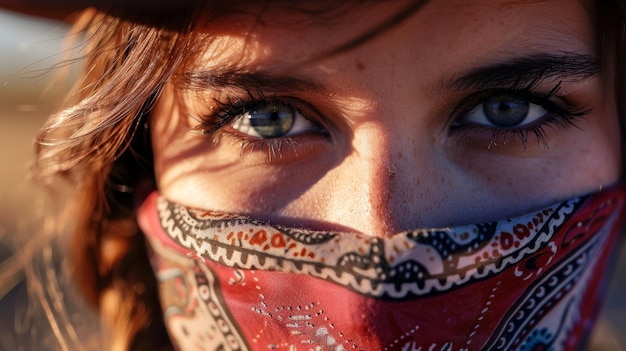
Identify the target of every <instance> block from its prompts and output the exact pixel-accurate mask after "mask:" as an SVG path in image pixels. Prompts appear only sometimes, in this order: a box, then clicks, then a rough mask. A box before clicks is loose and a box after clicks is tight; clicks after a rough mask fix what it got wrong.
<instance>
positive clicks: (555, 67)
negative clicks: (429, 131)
mask: <svg viewBox="0 0 626 351" xmlns="http://www.w3.org/2000/svg"><path fill="white" fill-rule="evenodd" d="M601 70H602V66H601V64H600V60H599V59H598V58H597V57H596V56H593V55H585V54H579V53H571V52H559V53H557V54H545V53H541V54H534V55H530V56H526V57H521V58H515V59H513V60H511V61H508V62H502V63H496V64H493V65H489V66H485V67H479V68H477V69H474V70H471V71H470V72H468V73H466V74H464V75H463V76H462V77H459V78H456V79H452V80H451V81H450V82H448V83H447V84H444V87H445V88H448V89H454V90H485V89H495V88H503V87H509V88H515V87H518V88H521V87H523V86H525V85H528V84H533V83H537V82H540V81H543V80H552V79H554V80H559V81H566V82H579V81H583V80H585V79H588V78H591V77H594V76H596V75H598V74H600V72H601Z"/></svg>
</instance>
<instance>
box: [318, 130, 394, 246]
mask: <svg viewBox="0 0 626 351" xmlns="http://www.w3.org/2000/svg"><path fill="white" fill-rule="evenodd" d="M333 173H334V176H333V177H332V178H333V182H334V183H335V184H334V185H333V188H334V189H335V194H333V195H332V201H331V202H332V204H329V205H330V207H331V208H329V209H328V210H329V214H330V213H332V216H337V217H339V218H336V219H335V220H336V221H337V222H339V223H341V224H342V225H344V226H347V227H350V228H353V229H355V230H357V231H359V232H362V233H364V234H368V235H373V236H389V235H392V234H393V233H395V232H396V230H397V229H396V227H397V226H396V223H397V219H396V218H394V216H393V210H392V206H390V200H391V197H392V194H393V192H394V190H393V189H392V188H393V186H394V182H395V173H396V169H395V165H394V162H393V160H392V157H391V153H390V140H389V137H388V133H384V132H383V131H382V130H381V127H380V126H377V125H375V124H372V125H369V126H361V127H360V128H359V129H358V132H356V133H355V134H354V139H353V143H352V152H351V153H350V154H349V155H348V156H347V157H346V158H345V160H344V161H343V162H342V163H341V164H340V165H339V166H338V167H337V168H336V169H335V170H334V171H333Z"/></svg>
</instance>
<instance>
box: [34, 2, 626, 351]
mask: <svg viewBox="0 0 626 351" xmlns="http://www.w3.org/2000/svg"><path fill="white" fill-rule="evenodd" d="M242 3H244V2H243V1H240V2H238V3H237V4H240V5H241V4H242ZM422 3H423V1H414V2H413V3H412V7H411V8H409V10H410V11H404V12H402V13H401V14H400V13H399V15H398V16H397V17H393V18H390V19H389V20H388V21H386V22H385V23H382V24H381V25H379V26H375V27H373V28H372V30H371V31H368V32H367V33H363V35H362V36H360V37H359V38H356V39H355V40H353V41H351V42H348V43H346V44H345V45H343V46H341V47H339V48H337V50H333V51H331V52H330V53H328V54H334V53H336V52H340V51H344V50H349V49H351V48H352V47H355V46H358V45H359V44H361V43H362V42H364V41H366V40H368V39H369V38H371V37H372V36H374V35H376V34H377V33H380V32H381V31H384V30H385V29H387V28H389V27H390V26H391V25H392V24H393V23H397V22H398V21H400V20H402V19H403V18H406V13H412V12H414V11H416V10H417V9H418V8H419V6H421V5H422ZM593 6H596V10H597V11H599V12H597V14H598V18H599V19H600V20H599V21H598V24H599V28H601V29H602V30H600V31H599V41H598V42H599V43H601V45H602V48H601V50H599V52H601V54H602V55H603V56H604V58H605V62H607V64H610V65H611V66H612V67H613V68H614V69H615V70H616V73H617V77H619V78H618V79H617V81H616V87H615V93H616V94H617V96H618V97H620V96H624V93H626V90H625V89H626V68H625V67H624V60H625V59H626V56H625V55H626V52H625V50H626V37H625V35H626V34H625V33H626V22H625V20H624V18H625V17H624V14H626V5H625V4H624V1H623V0H618V1H614V2H608V1H603V2H602V4H599V5H595V4H594V5H593ZM189 8H190V9H189V11H188V12H180V13H177V14H176V15H173V16H163V15H161V14H157V13H155V14H151V15H146V14H145V13H143V14H142V15H141V16H137V15H136V14H135V13H134V12H132V11H131V12H125V13H124V12H120V13H114V12H109V13H105V12H98V11H94V10H88V11H85V13H84V14H83V15H82V16H81V17H80V18H79V20H78V21H77V22H76V25H75V26H76V28H78V29H79V30H81V31H83V32H84V33H85V35H86V37H87V44H86V45H87V47H86V52H87V54H86V56H85V57H84V62H83V65H84V74H83V76H82V79H81V80H80V81H79V82H78V85H77V87H76V88H75V91H74V92H73V93H72V94H71V95H70V96H71V97H70V98H69V100H68V101H67V102H66V103H65V106H67V108H65V109H63V110H61V111H60V112H58V113H56V114H54V115H53V116H51V117H50V119H49V120H48V122H47V123H46V125H45V126H44V127H43V129H42V130H41V132H40V133H39V134H38V136H37V145H38V146H37V150H36V153H37V162H36V167H35V168H36V174H37V175H38V177H39V179H41V180H42V181H44V182H46V183H48V184H54V183H55V182H57V180H58V179H59V178H62V179H65V180H66V181H67V182H68V183H70V184H71V185H72V191H71V192H70V193H69V194H68V195H67V199H66V201H65V204H66V205H65V206H66V211H65V215H66V216H67V217H64V218H65V219H67V218H72V219H73V222H74V235H73V237H72V241H71V258H72V260H73V262H74V263H75V270H76V274H75V276H76V282H77V284H78V285H79V287H80V289H81V291H82V293H83V294H84V296H85V297H86V299H87V300H88V301H89V302H91V303H92V304H94V305H95V306H97V307H98V308H99V311H100V313H101V315H102V318H103V320H105V322H106V324H107V325H108V326H109V328H111V330H110V331H111V333H112V335H113V338H112V343H111V345H110V346H111V348H112V349H114V350H146V349H151V350H166V349H172V345H171V342H170V341H169V338H168V336H167V332H166V329H165V326H164V323H163V318H162V315H161V308H160V305H159V300H158V287H157V284H156V280H155V278H154V275H153V273H152V270H151V267H150V264H149V261H148V257H147V253H146V248H145V243H144V239H143V236H142V235H141V233H140V231H139V229H138V226H137V223H136V221H135V205H136V204H135V201H136V192H141V189H142V188H147V189H151V188H152V187H153V185H152V184H153V183H151V182H153V181H154V180H153V170H152V164H151V153H150V141H149V131H148V124H147V118H148V116H149V112H150V108H151V105H152V103H153V102H154V101H155V100H156V99H157V98H158V96H159V94H160V91H161V88H162V87H163V85H164V84H165V83H166V82H168V80H170V79H171V77H172V76H173V75H174V74H176V73H177V72H181V71H184V69H185V67H186V66H187V65H190V64H192V62H188V61H187V60H190V59H191V58H192V57H194V56H195V55H193V53H194V52H196V51H197V50H199V49H200V45H201V44H202V43H203V42H204V43H206V41H207V40H210V34H201V33H199V32H196V31H195V30H194V24H195V23H197V19H198V18H199V16H200V14H202V15H203V16H204V17H202V18H203V19H204V18H207V17H206V15H207V13H212V14H213V16H214V17H213V18H217V16H218V15H219V14H225V13H227V12H229V11H237V10H238V9H237V8H235V7H230V8H229V7H220V8H217V7H215V8H211V9H207V7H203V8H202V9H199V8H192V7H189ZM323 54H324V53H322V54H321V55H323ZM613 60H614V61H613ZM623 100H624V99H619V98H618V99H616V101H619V102H621V101H623ZM618 110H619V113H620V116H622V115H624V112H626V103H625V102H621V105H620V106H618ZM623 125H624V123H622V128H623ZM624 135H626V134H624Z"/></svg>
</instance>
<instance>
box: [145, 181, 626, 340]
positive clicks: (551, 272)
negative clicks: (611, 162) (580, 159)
mask: <svg viewBox="0 0 626 351" xmlns="http://www.w3.org/2000/svg"><path fill="white" fill-rule="evenodd" d="M624 192H625V191H624V188H622V187H615V188H612V189H610V190H604V191H601V192H599V193H596V194H594V195H591V196H586V197H582V198H576V199H573V200H569V201H565V202H561V203H558V204H555V205H553V206H550V207H547V208H545V209H541V210H539V211H536V212H533V213H531V214H528V215H526V216H522V217H518V218H513V219H507V220H502V221H497V222H491V223H483V224H475V225H467V226H459V227H454V228H443V229H426V230H421V229H420V230H413V231H408V232H403V233H399V234H396V235H394V236H391V237H388V238H379V237H371V236H366V235H359V234H352V233H335V232H319V231H308V230H303V229H295V228H286V227H281V226H273V225H269V224H267V223H263V222H259V221H256V220H252V219H249V218H246V217H241V216H234V215H229V214H223V213H218V212H213V211H205V210H195V209H188V208H185V207H182V206H180V205H177V204H174V203H171V202H169V201H168V200H166V199H164V198H163V197H160V196H159V195H158V194H156V193H154V194H152V195H150V196H149V197H148V198H147V199H146V201H145V202H144V203H143V205H142V206H141V208H140V210H139V222H140V225H141V228H142V229H143V231H144V232H145V233H146V235H147V237H148V241H149V245H150V247H151V251H152V258H153V266H154V269H155V273H156V275H157V278H158V280H159V282H160V296H161V301H162V305H163V308H164V315H165V319H166V324H167V327H168V330H169V333H170V335H171V338H172V340H173V342H174V343H175V344H176V346H177V347H178V349H180V350H185V351H189V350H264V351H265V350H355V351H356V350H364V351H371V350H423V351H426V350H450V351H452V350H455V351H456V350H524V351H530V350H576V349H579V348H582V346H584V344H585V339H586V336H587V335H588V332H589V331H590V329H591V327H592V325H593V322H594V319H595V316H596V313H597V310H598V304H599V303H600V302H601V296H602V295H603V291H604V286H605V284H604V283H605V278H606V275H607V274H606V273H607V271H608V266H609V263H610V261H611V256H613V253H614V251H615V248H616V246H617V242H618V238H619V233H620V229H621V226H622V220H623V218H624V214H625V213H624Z"/></svg>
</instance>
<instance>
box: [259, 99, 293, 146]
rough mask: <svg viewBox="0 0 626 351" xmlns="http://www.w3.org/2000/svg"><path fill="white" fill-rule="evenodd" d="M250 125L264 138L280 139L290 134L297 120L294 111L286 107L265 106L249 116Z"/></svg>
mask: <svg viewBox="0 0 626 351" xmlns="http://www.w3.org/2000/svg"><path fill="white" fill-rule="evenodd" d="M248 119H249V120H250V125H251V126H252V128H254V130H255V131H256V132H257V133H259V135H260V136H261V137H263V138H278V137H281V136H283V135H285V134H287V133H288V132H289V130H290V129H291V127H292V126H293V122H294V120H295V113H294V111H293V110H292V109H291V108H290V107H288V106H284V105H265V106H263V107H262V108H260V109H257V110H254V111H252V112H250V113H249V114H248Z"/></svg>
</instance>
